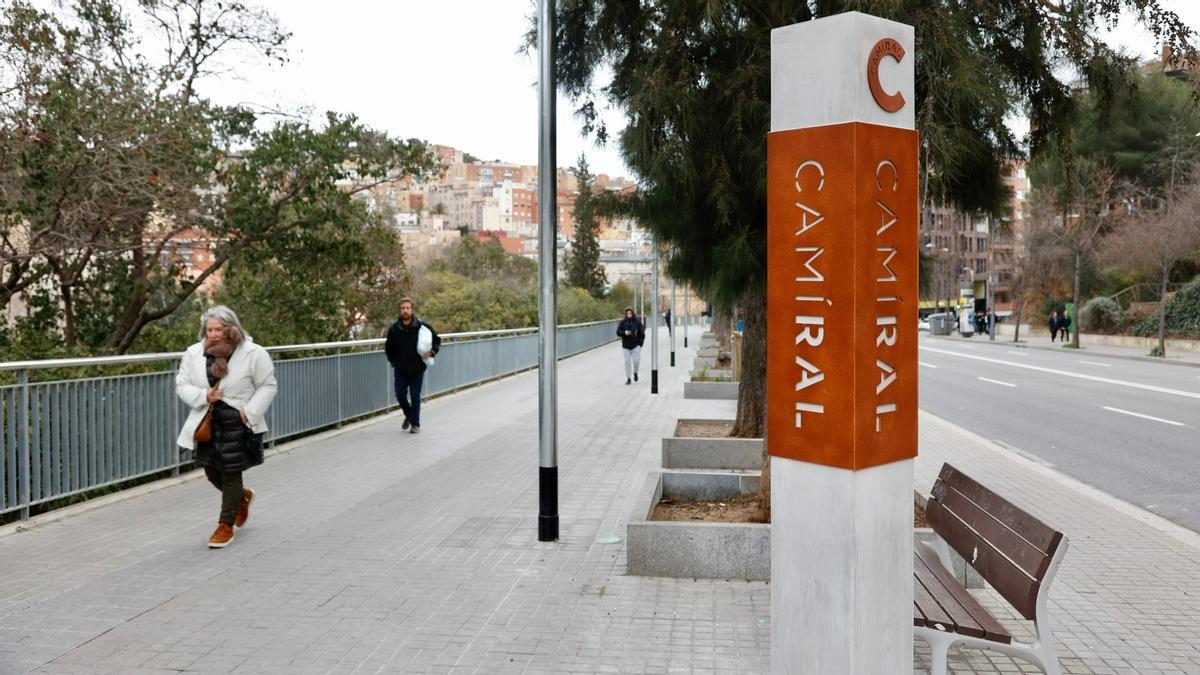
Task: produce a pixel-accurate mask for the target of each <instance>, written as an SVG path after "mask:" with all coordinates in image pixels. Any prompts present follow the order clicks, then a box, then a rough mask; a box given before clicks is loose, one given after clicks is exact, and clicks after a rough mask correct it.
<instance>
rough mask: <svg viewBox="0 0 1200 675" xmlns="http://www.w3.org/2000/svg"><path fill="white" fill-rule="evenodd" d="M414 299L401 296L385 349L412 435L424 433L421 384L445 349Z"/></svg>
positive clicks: (403, 425)
mask: <svg viewBox="0 0 1200 675" xmlns="http://www.w3.org/2000/svg"><path fill="white" fill-rule="evenodd" d="M415 309H416V308H415V305H414V304H413V301H412V299H411V298H401V299H400V318H399V319H397V320H396V322H395V323H393V324H392V326H391V328H388V332H387V340H386V341H385V343H384V347H383V351H384V353H385V354H387V360H388V363H390V364H392V377H393V380H394V384H395V389H396V402H397V403H399V404H400V409H401V410H403V411H404V424H402V425H400V428H401V429H407V430H408V433H410V434H419V433H421V385H422V384H423V382H424V380H425V369H426V368H428V367H429V365H431V364H432V363H433V359H434V357H435V356H437V353H438V352H439V351H441V349H442V338H441V337H440V336H439V335H438V334H437V331H436V330H434V329H433V326H430V325H429V324H427V323H425V322H424V321H422V320H420V319H418V318H417V315H416V314H415Z"/></svg>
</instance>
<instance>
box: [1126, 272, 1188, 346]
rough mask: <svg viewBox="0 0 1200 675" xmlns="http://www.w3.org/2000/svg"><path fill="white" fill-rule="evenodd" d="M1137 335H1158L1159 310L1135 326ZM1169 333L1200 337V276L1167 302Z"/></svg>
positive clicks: (1134, 329)
mask: <svg viewBox="0 0 1200 675" xmlns="http://www.w3.org/2000/svg"><path fill="white" fill-rule="evenodd" d="M1133 332H1134V334H1136V335H1143V336H1153V335H1158V312H1155V313H1154V314H1151V315H1150V316H1149V317H1147V318H1146V320H1144V321H1142V322H1141V323H1139V324H1138V325H1136V326H1134V328H1133ZM1167 334H1168V335H1173V336H1177V337H1185V338H1188V337H1190V338H1200V277H1197V278H1196V279H1193V280H1192V281H1191V282H1189V283H1188V284H1187V285H1186V286H1184V287H1183V288H1181V289H1179V292H1177V293H1176V294H1175V296H1174V297H1173V298H1171V299H1170V300H1169V301H1168V302H1167Z"/></svg>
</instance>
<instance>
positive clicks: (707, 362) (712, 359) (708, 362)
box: [692, 356, 717, 368]
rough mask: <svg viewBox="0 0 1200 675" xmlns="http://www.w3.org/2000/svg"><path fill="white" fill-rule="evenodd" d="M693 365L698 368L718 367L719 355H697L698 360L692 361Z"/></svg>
mask: <svg viewBox="0 0 1200 675" xmlns="http://www.w3.org/2000/svg"><path fill="white" fill-rule="evenodd" d="M692 365H693V366H694V367H696V368H716V367H717V357H716V356H697V357H696V360H695V361H693V362H692Z"/></svg>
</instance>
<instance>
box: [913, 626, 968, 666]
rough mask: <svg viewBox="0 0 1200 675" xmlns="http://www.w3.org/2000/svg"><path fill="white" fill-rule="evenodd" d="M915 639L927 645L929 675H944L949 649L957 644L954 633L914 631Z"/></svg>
mask: <svg viewBox="0 0 1200 675" xmlns="http://www.w3.org/2000/svg"><path fill="white" fill-rule="evenodd" d="M916 637H919V638H921V639H922V640H924V641H925V644H927V645H929V654H930V656H929V661H930V663H929V675H946V660H947V659H948V658H949V653H950V648H951V647H953V646H954V643H955V642H958V638H957V636H956V635H955V634H954V633H942V632H939V631H936V630H931V629H926V630H918V631H916Z"/></svg>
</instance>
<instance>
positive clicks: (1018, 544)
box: [933, 483, 1050, 581]
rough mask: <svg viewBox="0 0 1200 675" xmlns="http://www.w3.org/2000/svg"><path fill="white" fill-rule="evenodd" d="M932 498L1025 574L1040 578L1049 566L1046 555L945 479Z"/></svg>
mask: <svg viewBox="0 0 1200 675" xmlns="http://www.w3.org/2000/svg"><path fill="white" fill-rule="evenodd" d="M933 498H934V499H935V500H937V501H938V502H939V503H941V505H942V506H943V507H945V508H946V509H947V510H949V511H950V512H952V513H953V514H954V515H956V516H958V517H959V518H960V519H961V520H962V521H963V522H964V523H966V524H967V526H968V527H970V528H971V529H973V530H975V531H976V532H978V533H979V534H980V535H982V536H983V538H984V539H986V540H988V541H989V542H991V543H992V544H994V545H995V547H996V548H997V549H999V550H1000V551H1002V552H1003V553H1004V555H1005V556H1007V557H1009V558H1011V559H1012V560H1013V562H1015V563H1016V564H1017V565H1018V566H1019V567H1020V568H1021V569H1023V570H1024V571H1025V573H1026V574H1028V575H1029V576H1031V577H1033V578H1034V579H1037V580H1038V581H1041V579H1042V577H1043V576H1045V574H1046V570H1047V569H1049V567H1050V557H1049V556H1047V555H1046V554H1045V552H1043V551H1042V550H1041V549H1039V548H1037V547H1036V546H1034V545H1033V544H1031V543H1030V542H1029V541H1027V540H1026V539H1025V538H1024V537H1023V536H1021V535H1020V534H1019V533H1017V532H1015V531H1013V530H1012V529H1011V528H1010V527H1009V526H1008V525H1007V524H1005V523H1003V522H1001V521H1000V520H997V519H996V518H995V517H994V516H993V515H992V514H991V513H989V512H987V511H984V510H983V509H982V508H980V507H979V505H977V504H976V503H975V502H973V501H971V500H970V499H968V498H967V497H966V496H965V495H963V494H962V493H961V492H959V491H958V490H956V489H955V488H954V487H953V486H951V485H950V484H948V483H938V484H937V485H936V486H934V488H933Z"/></svg>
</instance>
